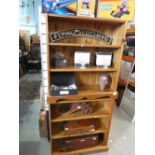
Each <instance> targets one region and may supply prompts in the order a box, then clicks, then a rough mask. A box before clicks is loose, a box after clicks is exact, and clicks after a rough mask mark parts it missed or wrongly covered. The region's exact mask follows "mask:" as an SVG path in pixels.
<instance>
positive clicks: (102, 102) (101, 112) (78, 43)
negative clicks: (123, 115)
mask: <svg viewBox="0 0 155 155" xmlns="http://www.w3.org/2000/svg"><path fill="white" fill-rule="evenodd" d="M46 27H47V32H46V36H47V43H46V47H47V51H48V54H47V57H48V60H47V61H48V97H47V101H48V104H49V128H50V146H51V155H78V154H81V153H91V152H97V151H107V150H108V137H109V132H110V125H111V119H112V112H113V106H114V101H115V98H116V95H117V92H116V88H117V83H118V77H119V71H120V63H121V57H122V52H123V47H124V38H125V36H126V33H125V28H126V21H124V20H119V19H101V18H99V19H97V18H87V17H72V16H71V17H67V16H57V15H51V14H46ZM76 28H77V29H78V28H82V29H89V30H94V31H98V32H100V33H104V34H107V35H109V36H111V37H112V38H113V40H112V44H110V45H107V44H106V43H104V42H102V41H100V40H97V39H95V38H88V37H71V38H66V39H63V40H59V41H57V42H54V43H53V42H50V39H49V34H50V33H51V32H55V31H61V30H66V29H76ZM76 50H82V51H90V52H91V53H94V52H96V51H102V50H107V52H108V51H112V52H113V61H112V66H111V67H110V68H98V67H96V66H95V64H94V65H92V66H90V67H87V68H75V67H74V65H73V55H74V52H75V51H76ZM56 51H61V52H63V54H64V55H65V58H66V59H67V62H68V65H67V67H66V68H52V66H51V59H52V57H53V54H54V53H55V52H56ZM91 61H92V62H91V63H93V58H92V57H91ZM56 72H59V73H61V72H63V73H68V72H73V73H75V75H76V84H77V86H78V93H77V94H76V95H66V96H51V91H50V90H51V79H52V75H53V73H56ZM102 74H108V75H110V76H111V84H110V86H109V87H108V88H107V89H106V90H104V91H101V90H100V89H99V76H100V75H102ZM83 102H87V103H89V104H93V105H94V109H93V112H92V113H91V114H83V113H82V112H76V113H73V114H70V115H65V116H64V115H58V114H56V113H55V111H54V108H53V106H57V105H59V106H61V104H68V103H70V104H73V103H83ZM82 119H83V120H85V119H95V120H96V121H95V122H98V121H99V123H98V124H97V125H96V128H95V131H92V132H87V133H82V135H83V136H84V135H94V134H98V135H99V136H101V137H103V139H102V141H101V142H100V143H99V144H98V145H97V146H95V147H90V148H86V149H81V150H75V151H65V150H63V148H64V147H65V139H69V138H73V137H74V138H76V137H79V136H81V134H76V135H74V134H71V135H65V134H64V131H63V129H62V127H61V128H60V127H59V126H61V125H62V124H63V123H64V122H68V121H75V120H82Z"/></svg>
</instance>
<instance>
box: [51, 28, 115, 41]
mask: <svg viewBox="0 0 155 155" xmlns="http://www.w3.org/2000/svg"><path fill="white" fill-rule="evenodd" d="M67 37H93V38H96V39H99V40H102V41H103V42H105V43H107V44H111V43H112V38H111V37H109V36H107V35H105V34H102V33H100V32H97V31H93V30H86V29H69V30H63V31H58V32H52V33H51V34H50V39H51V41H52V42H55V41H58V40H61V39H64V38H67Z"/></svg>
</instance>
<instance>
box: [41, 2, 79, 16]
mask: <svg viewBox="0 0 155 155" xmlns="http://www.w3.org/2000/svg"><path fill="white" fill-rule="evenodd" d="M76 2H77V0H42V11H43V12H44V13H52V14H57V15H67V16H75V15H76V10H77V8H76V7H77V5H76Z"/></svg>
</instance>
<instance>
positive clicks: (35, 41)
mask: <svg viewBox="0 0 155 155" xmlns="http://www.w3.org/2000/svg"><path fill="white" fill-rule="evenodd" d="M39 43H40V37H39V36H38V35H32V44H39Z"/></svg>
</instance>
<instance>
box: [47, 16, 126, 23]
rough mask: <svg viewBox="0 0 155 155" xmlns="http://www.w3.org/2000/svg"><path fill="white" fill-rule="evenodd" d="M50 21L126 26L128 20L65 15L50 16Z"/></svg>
mask: <svg viewBox="0 0 155 155" xmlns="http://www.w3.org/2000/svg"><path fill="white" fill-rule="evenodd" d="M48 17H49V18H50V19H60V20H65V21H70V22H74V21H79V22H91V23H94V22H95V23H110V24H115V25H120V24H124V23H125V22H126V20H122V19H116V18H94V17H93V18H92V17H82V16H63V15H54V14H48Z"/></svg>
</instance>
